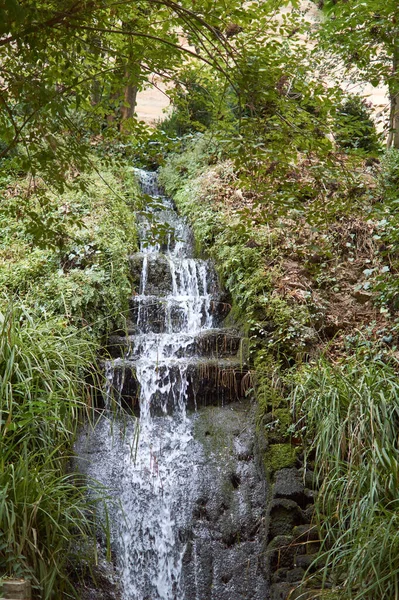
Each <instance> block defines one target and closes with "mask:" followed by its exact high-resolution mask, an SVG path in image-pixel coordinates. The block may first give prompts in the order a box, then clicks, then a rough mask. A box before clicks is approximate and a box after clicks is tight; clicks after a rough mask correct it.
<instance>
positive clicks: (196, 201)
mask: <svg viewBox="0 0 399 600" xmlns="http://www.w3.org/2000/svg"><path fill="white" fill-rule="evenodd" d="M215 155H217V148H216V150H215V143H214V142H213V141H212V137H211V136H210V135H207V134H205V135H200V136H198V137H197V139H196V140H195V141H194V142H193V141H192V142H191V143H190V144H188V146H187V148H186V150H185V152H183V153H179V154H175V155H172V156H171V157H169V160H168V161H167V162H166V164H165V165H164V166H163V167H162V169H161V175H160V178H161V181H162V183H163V185H164V186H165V189H166V191H167V192H168V193H169V194H172V195H173V196H174V198H175V202H176V204H177V206H178V208H179V210H180V211H181V212H182V213H183V214H184V215H185V216H186V217H187V218H188V220H189V221H190V223H191V224H192V226H193V228H194V232H195V237H196V240H197V242H198V251H199V252H206V253H207V254H208V256H210V257H211V258H213V259H214V261H215V264H216V267H217V269H218V271H219V273H220V276H221V279H222V281H223V283H224V285H225V286H226V288H227V289H228V291H229V292H230V294H231V298H232V303H233V309H234V310H233V315H234V317H235V318H236V319H237V320H238V321H239V322H241V323H242V325H243V327H244V329H245V331H246V335H247V336H248V338H249V341H250V352H251V361H252V366H253V370H254V375H255V380H256V391H257V398H258V404H259V409H258V427H259V431H260V433H261V434H262V435H266V436H268V438H269V441H270V446H269V450H268V456H267V458H265V466H266V468H267V469H268V470H269V472H270V473H272V472H273V471H275V470H276V469H278V468H282V467H286V466H292V465H294V464H296V460H297V458H296V457H297V451H296V447H297V444H298V439H299V438H302V443H303V446H304V448H305V460H306V464H307V465H308V467H309V468H311V469H314V470H315V471H316V476H317V478H318V481H319V485H320V491H319V493H318V497H317V498H318V499H317V502H316V517H315V518H316V519H317V523H318V526H319V528H320V533H321V539H322V540H323V544H322V549H321V554H322V560H323V561H325V568H324V570H323V571H322V579H320V573H319V572H318V573H317V577H316V579H315V582H313V580H311V582H312V585H313V586H315V587H320V585H321V586H322V587H323V588H324V589H325V590H326V594H328V597H334V598H348V599H351V600H353V599H354V598H356V599H359V600H360V598H362V599H363V598H367V599H369V600H371V599H372V598H373V599H375V598H398V597H399V592H398V568H397V564H398V557H399V549H398V546H397V540H398V536H397V506H396V501H397V498H396V490H397V481H396V479H397V453H398V447H397V436H396V434H395V431H396V426H397V419H398V398H399V395H398V386H397V381H396V380H397V375H398V368H397V365H398V362H397V348H398V325H399V318H398V313H397V309H398V305H397V298H398V292H399V282H398V278H397V274H396V272H397V264H398V262H397V261H398V257H399V253H398V243H397V242H398V237H397V231H398V229H397V225H398V223H397V220H398V216H397V210H396V207H397V203H398V201H399V178H398V165H399V154H398V152H397V151H395V150H391V151H389V152H386V153H385V154H384V155H382V156H381V157H380V158H378V159H375V158H373V159H372V160H367V159H365V158H362V157H359V156H353V155H346V156H345V155H343V154H340V153H338V154H337V164H339V165H340V167H341V168H342V172H341V175H340V174H339V170H338V171H337V170H336V171H334V172H332V171H328V170H326V172H325V173H324V178H323V187H322V188H317V187H316V185H314V181H312V173H315V171H318V170H319V168H322V165H320V164H319V165H317V161H315V164H313V167H312V165H309V164H307V165H306V164H304V165H302V167H298V170H297V176H296V177H297V179H296V185H295V186H293V193H294V194H296V201H295V202H292V203H290V205H289V206H284V205H283V206H282V205H281V202H279V198H278V194H276V195H273V193H270V195H267V196H263V197H260V195H259V194H258V193H257V190H256V189H251V187H250V186H249V187H247V188H245V189H243V188H242V180H240V176H239V170H237V166H234V165H233V164H232V163H231V162H230V161H228V160H215ZM316 167H317V168H316ZM312 169H313V170H312ZM348 171H351V175H350V176H347V175H348ZM318 177H319V173H317V178H318ZM273 185H276V186H278V185H279V183H278V181H277V182H273V176H272V175H271V177H270V181H269V182H268V183H267V187H268V188H269V189H271V190H272V189H273ZM305 185H306V186H310V187H313V190H315V189H316V190H317V191H316V193H314V192H313V193H312V194H310V195H308V196H307V197H303V196H301V189H302V190H303V189H304V186H305ZM298 201H299V202H298ZM270 413H272V414H273V415H274V418H273V428H272V429H271V426H270V424H269V421H270V420H267V419H266V420H265V418H264V417H265V416H269V415H270ZM320 582H321V583H320ZM320 593H321V592H318V594H320ZM318 597H319V596H318Z"/></svg>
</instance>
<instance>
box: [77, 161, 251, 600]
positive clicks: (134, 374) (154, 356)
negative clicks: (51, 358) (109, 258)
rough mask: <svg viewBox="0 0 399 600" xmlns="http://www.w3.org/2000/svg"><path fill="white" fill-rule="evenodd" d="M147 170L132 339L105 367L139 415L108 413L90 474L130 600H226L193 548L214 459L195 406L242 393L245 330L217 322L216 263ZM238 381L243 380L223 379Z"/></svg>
mask: <svg viewBox="0 0 399 600" xmlns="http://www.w3.org/2000/svg"><path fill="white" fill-rule="evenodd" d="M138 175H139V178H140V181H141V186H142V188H143V191H144V192H145V193H146V194H147V195H150V196H151V197H152V198H153V203H151V206H150V207H149V208H148V209H147V211H146V212H144V214H142V215H141V217H140V221H139V233H140V252H139V253H138V254H137V255H135V256H134V257H132V262H133V263H134V264H135V265H139V270H140V271H141V272H140V282H139V285H138V288H137V289H138V292H139V293H138V294H137V295H134V296H133V297H132V298H131V321H130V322H129V324H128V331H127V335H125V336H119V337H118V336H116V338H115V339H114V343H115V347H116V348H117V349H116V351H115V354H116V355H117V356H116V357H115V358H114V359H110V360H107V361H106V364H105V371H106V389H105V404H106V406H115V404H116V405H117V406H119V405H122V404H123V405H124V406H126V405H129V406H130V408H131V410H130V411H129V412H130V414H129V412H128V413H125V412H123V416H121V415H122V413H119V414H118V412H117V413H116V414H111V413H110V412H106V413H105V414H104V416H103V418H102V419H101V420H100V422H99V424H98V425H97V427H96V429H95V432H94V433H93V434H91V437H92V439H91V441H90V449H89V451H88V452H87V454H89V455H90V460H89V461H88V465H87V466H86V468H85V470H86V472H88V473H89V474H90V475H92V476H94V477H95V478H96V479H98V480H99V481H101V482H102V483H104V484H105V485H106V486H107V487H108V488H109V490H110V495H111V497H112V499H113V501H112V502H111V504H110V513H111V529H112V548H113V552H114V555H115V557H116V558H115V560H116V563H117V568H118V572H119V576H120V583H121V590H122V593H121V597H122V600H189V599H191V598H193V599H195V600H209V599H210V598H215V600H216V599H217V600H219V599H220V598H222V596H221V595H220V594H219V597H218V595H215V596H214V595H213V592H211V591H209V592H206V593H205V592H201V591H200V590H201V585H202V584H201V582H200V579H201V577H202V575H201V569H202V570H204V568H206V566H204V565H203V566H202V567H201V565H200V562H201V561H200V555H199V550H198V544H199V542H198V543H197V541H194V544H193V543H192V538H193V530H194V523H193V510H194V512H195V506H196V498H197V497H198V494H199V493H200V492H201V490H200V486H201V481H203V474H202V470H203V467H204V460H205V459H204V450H203V448H202V446H201V444H200V443H199V441H198V440H196V439H195V436H194V425H195V418H194V417H193V416H192V412H191V409H194V408H197V402H198V401H199V399H202V400H201V402H202V404H208V403H213V404H215V403H216V404H223V403H224V402H229V401H231V400H232V399H233V396H234V398H235V399H236V398H238V397H240V395H241V394H240V392H237V390H239V389H240V381H241V379H242V372H240V371H242V369H240V368H239V367H238V359H237V358H236V356H235V354H236V353H237V350H238V344H239V336H238V334H237V333H236V332H226V331H224V330H221V329H218V325H219V323H220V321H221V319H222V318H223V316H224V315H223V308H222V309H219V308H218V307H219V305H220V303H218V288H217V281H216V278H215V275H214V273H213V270H212V269H211V267H210V265H209V264H208V262H207V261H204V260H200V259H196V258H194V257H193V247H192V242H191V233H190V230H189V228H188V227H187V225H186V223H185V222H184V220H183V219H182V218H180V217H178V215H177V214H176V212H175V210H174V209H173V206H172V204H171V202H170V201H169V200H168V199H167V198H165V197H163V196H162V194H161V193H160V191H159V189H158V187H157V180H156V175H154V174H151V173H147V172H144V171H138ZM154 223H159V224H160V225H161V227H162V228H163V229H164V231H165V235H164V237H163V239H157V240H156V241H154V239H153V237H152V232H153V230H154ZM226 340H227V342H226ZM226 374H227V375H226ZM229 378H230V379H229ZM232 378H233V380H234V385H230V384H229V385H225V384H223V385H222V384H221V383H220V382H221V381H223V380H230V381H231V380H232ZM132 413H135V414H136V415H137V416H136V417H135V416H134V414H132ZM206 435H207V434H206ZM93 438H94V441H93ZM86 443H87V440H86ZM80 445H81V449H80V453H81V454H82V452H83V451H82V442H80ZM97 452H98V453H99V456H100V458H101V460H100V461H98V462H97V461H95V460H93V459H92V455H93V454H94V453H97ZM199 490H200V491H199ZM201 493H202V492H201ZM240 502H241V504H242V500H240ZM240 510H241V508H240ZM201 527H202V525H201ZM198 531H199V529H198ZM199 535H200V534H199ZM201 535H202V534H201ZM206 536H207V534H204V536H203V537H206ZM200 545H201V544H200ZM191 554H192V560H191V561H189V560H188V558H187V557H189V556H190V555H191ZM188 562H190V566H189V567H188V566H187V565H186V567H185V566H184V564H185V563H187V564H188ZM185 569H186V574H184V572H185ZM191 580H192V581H193V582H194V587H193V590H191V591H189V590H188V587H190V583H189V582H190V581H191ZM191 587H192V586H191ZM215 590H216V587H215ZM215 593H216V594H217V592H216V591H215ZM231 597H232V598H235V596H231ZM246 597H247V596H246ZM252 597H254V598H255V597H256V598H257V597H258V596H252V595H249V596H248V598H252ZM260 597H261V596H259V598H260ZM237 598H241V596H237ZM242 598H244V596H242Z"/></svg>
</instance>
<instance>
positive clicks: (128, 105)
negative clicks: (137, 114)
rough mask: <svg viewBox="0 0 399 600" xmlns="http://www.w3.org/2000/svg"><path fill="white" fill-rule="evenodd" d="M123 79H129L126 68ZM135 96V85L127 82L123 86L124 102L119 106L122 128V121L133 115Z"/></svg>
mask: <svg viewBox="0 0 399 600" xmlns="http://www.w3.org/2000/svg"><path fill="white" fill-rule="evenodd" d="M125 79H127V80H128V79H129V72H128V71H127V70H126V72H125ZM136 98H137V85H132V84H131V83H127V84H126V86H125V88H124V93H123V100H124V104H123V106H122V107H121V121H122V128H123V121H126V119H131V118H133V117H134V109H135V108H136Z"/></svg>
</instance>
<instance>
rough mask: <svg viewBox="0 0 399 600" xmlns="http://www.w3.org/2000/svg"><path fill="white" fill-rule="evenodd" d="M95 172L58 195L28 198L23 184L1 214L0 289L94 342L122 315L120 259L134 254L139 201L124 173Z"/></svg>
mask: <svg viewBox="0 0 399 600" xmlns="http://www.w3.org/2000/svg"><path fill="white" fill-rule="evenodd" d="M98 168H101V170H102V173H101V174H100V173H99V172H96V171H92V172H91V173H88V174H86V175H81V176H80V177H79V184H80V183H82V184H83V185H82V186H80V185H71V189H70V190H69V191H66V192H64V193H63V194H62V195H60V194H57V193H55V192H54V191H52V190H51V189H50V190H49V189H47V188H42V189H40V193H39V194H34V195H29V189H28V190H27V191H26V190H25V188H24V186H25V185H26V182H25V180H24V179H22V180H20V182H21V187H20V189H17V193H16V194H15V195H14V194H13V193H10V194H9V195H8V197H6V201H5V202H4V203H3V206H2V210H1V213H0V223H1V225H2V231H1V235H0V288H1V289H2V290H4V291H6V292H7V294H8V295H18V296H19V297H20V298H23V299H24V302H25V303H27V304H29V305H30V306H32V307H34V308H35V310H37V311H39V312H42V313H43V314H48V313H49V312H50V313H55V314H62V315H65V316H66V317H67V318H68V319H69V321H70V322H71V323H72V322H73V323H75V324H79V325H84V326H87V325H89V326H90V328H92V329H93V331H94V332H95V333H96V334H98V333H103V332H105V331H106V330H107V329H109V328H111V327H112V326H113V324H116V322H117V321H119V324H121V315H122V314H123V313H124V312H125V311H126V310H127V298H128V296H129V293H130V289H131V286H130V282H129V272H128V265H127V261H126V256H127V255H128V254H129V253H131V252H134V251H135V250H136V249H137V239H136V226H135V219H134V216H133V212H132V207H133V205H134V202H137V197H138V191H137V188H136V184H135V183H134V182H133V172H132V171H131V170H130V169H129V168H126V167H125V168H120V167H117V165H114V166H113V167H112V168H108V169H106V168H104V166H102V165H101V164H100V163H98ZM122 178H123V180H124V182H123V183H122V182H121V180H122ZM32 215H33V218H34V220H33V221H32ZM41 215H43V221H40V227H38V228H36V227H35V226H36V224H37V221H36V217H39V218H40V216H41ZM71 215H72V218H70V217H71ZM11 216H12V218H11ZM50 218H52V219H53V220H52V222H51V223H49V221H50Z"/></svg>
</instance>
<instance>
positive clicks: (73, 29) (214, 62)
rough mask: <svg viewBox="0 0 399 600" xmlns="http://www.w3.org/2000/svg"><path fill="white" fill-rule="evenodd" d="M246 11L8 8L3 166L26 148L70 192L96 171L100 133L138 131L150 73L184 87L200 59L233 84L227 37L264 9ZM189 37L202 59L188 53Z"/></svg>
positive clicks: (4, 19)
mask: <svg viewBox="0 0 399 600" xmlns="http://www.w3.org/2000/svg"><path fill="white" fill-rule="evenodd" d="M241 4H242V3H241V2H240V1H239V0H232V1H230V2H229V3H228V6H226V4H225V3H224V2H216V3H215V2H212V3H211V2H208V1H207V0H206V1H205V0H204V1H203V0H200V1H197V2H196V3H195V6H193V3H192V1H191V0H183V1H182V2H179V3H175V2H172V1H170V0H161V1H160V2H156V3H154V2H152V1H151V0H139V1H137V2H121V3H117V4H115V3H112V2H100V3H98V2H88V1H85V2H80V3H71V2H69V0H57V1H55V0H43V1H42V2H40V3H38V2H36V1H35V0H25V1H24V2H20V1H18V0H15V1H14V0H6V1H5V2H3V3H2V5H1V7H0V38H1V39H0V64H1V66H2V79H1V85H0V106H1V110H0V130H1V140H2V143H3V147H2V150H1V151H0V159H1V158H2V157H3V156H6V155H8V154H9V153H10V152H11V151H12V150H13V149H15V148H16V147H18V149H19V152H20V160H21V165H22V168H23V169H25V170H28V171H30V172H31V173H32V174H33V175H34V174H36V173H37V172H38V171H40V172H41V173H42V174H44V175H45V176H46V179H47V180H48V181H51V182H52V184H53V185H56V186H57V187H58V189H59V190H60V191H62V190H63V186H64V184H65V179H66V176H67V174H68V172H69V171H70V169H71V168H74V167H77V166H78V167H80V168H84V167H86V166H87V154H88V151H89V149H90V136H91V135H92V134H99V133H100V132H102V135H103V137H105V138H106V139H108V140H112V139H115V138H117V139H120V138H122V139H126V137H128V136H129V133H130V132H132V131H133V133H134V131H135V130H136V129H137V127H136V124H135V122H134V118H133V117H132V116H131V115H132V113H134V106H132V104H133V103H134V97H135V95H136V93H137V90H138V89H141V88H143V87H146V86H147V85H148V75H149V74H151V73H160V74H162V75H163V76H164V77H165V78H166V79H168V78H171V79H173V78H175V79H178V77H179V76H178V70H179V68H180V66H181V65H182V64H183V61H184V58H185V56H190V58H191V60H192V61H194V60H195V59H196V61H197V62H199V63H201V64H206V65H208V66H210V67H212V68H214V69H215V70H216V71H219V72H221V73H223V75H224V76H225V77H228V71H229V67H228V59H227V57H228V56H229V55H231V54H232V49H231V47H230V45H229V43H228V42H227V40H226V39H225V37H224V36H223V35H222V33H221V29H223V28H224V27H225V26H226V23H228V22H229V21H230V20H234V22H236V23H238V24H239V25H240V26H241V24H244V23H246V22H248V21H250V20H251V19H254V18H255V16H256V9H257V8H258V9H259V10H261V9H262V2H261V1H260V0H256V1H254V2H252V3H251V10H249V7H247V8H246V9H245V10H244V9H243V8H242V5H241ZM182 34H183V35H185V36H186V37H187V38H188V40H189V42H190V44H191V47H193V46H194V47H196V48H198V49H200V50H198V52H196V51H193V50H192V49H190V48H187V47H186V46H184V45H183V44H181V43H180V38H179V36H181V35H182ZM184 69H187V67H186V66H185V67H184ZM193 85H194V87H195V86H196V85H197V84H193ZM192 90H193V88H192ZM192 90H191V91H192ZM198 90H199V88H196V93H197V92H198ZM201 102H202V101H201ZM201 111H202V109H201V110H200V112H201ZM196 113H197V114H196V119H197V117H198V116H199V114H198V110H196ZM128 115H130V116H128ZM201 119H202V120H204V119H205V121H206V120H207V118H206V117H204V115H202V116H200V120H201Z"/></svg>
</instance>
